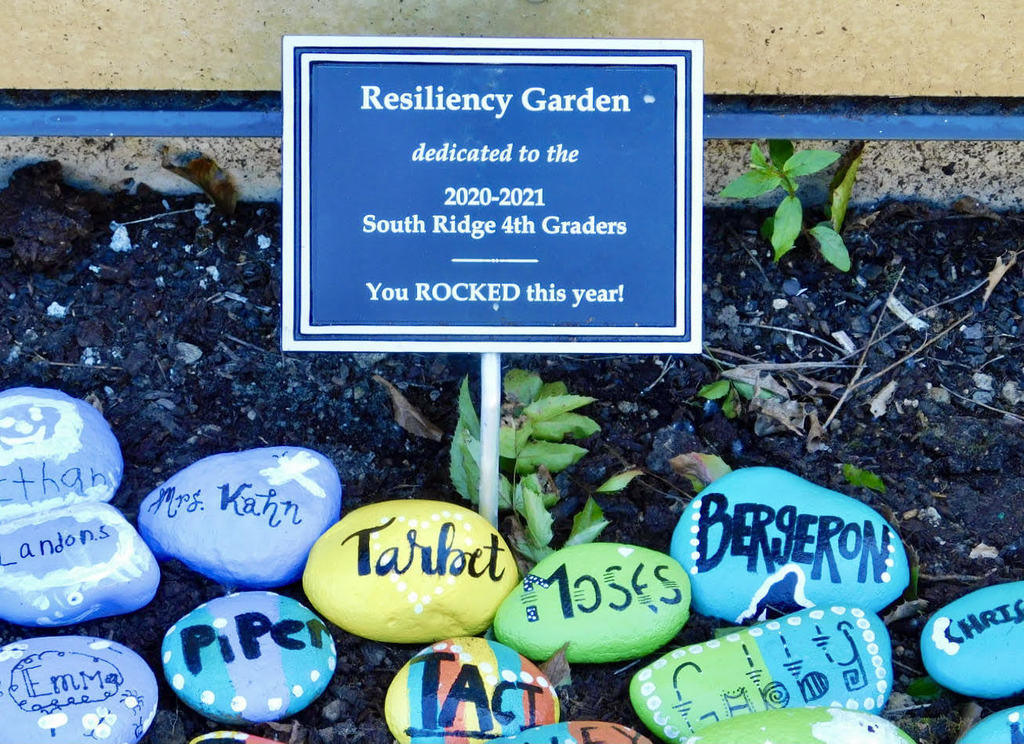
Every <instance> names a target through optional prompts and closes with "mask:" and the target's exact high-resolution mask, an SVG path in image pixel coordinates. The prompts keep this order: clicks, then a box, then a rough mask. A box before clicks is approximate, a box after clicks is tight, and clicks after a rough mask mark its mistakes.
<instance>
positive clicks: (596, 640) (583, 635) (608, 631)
mask: <svg viewBox="0 0 1024 744" xmlns="http://www.w3.org/2000/svg"><path fill="white" fill-rule="evenodd" d="M689 616H690V582H689V580H688V579H687V578H686V572H685V571H684V570H683V568H682V567H681V566H680V565H679V563H678V562H677V561H676V560H675V559H674V558H671V557H670V556H667V555H665V554H664V553H659V552H657V551H655V550H649V549H647V548H641V547H637V546H634V545H620V544H618V543H590V544H588V545H576V546H573V547H569V548H563V549H562V550H559V551H557V552H555V553H553V554H551V555H549V556H548V557H547V558H545V559H544V560H542V561H541V562H540V563H538V564H537V565H536V566H535V567H534V568H533V570H532V571H530V574H529V575H528V576H527V577H526V578H525V579H523V581H522V582H521V583H520V584H519V586H518V587H516V590H515V591H514V592H512V593H511V594H510V595H509V596H508V597H507V598H506V599H505V601H504V602H502V604H501V607H500V608H498V614H497V615H496V616H495V618H494V634H495V636H496V637H497V639H498V640H499V641H501V642H502V643H504V644H505V645H506V646H512V647H513V648H514V649H516V650H517V651H519V652H520V653H522V654H524V655H526V656H528V657H530V658H531V659H534V660H538V661H546V660H547V659H549V658H551V656H552V655H553V654H554V653H555V652H556V651H558V649H560V648H561V647H562V646H563V645H565V644H566V643H568V644H569V647H568V648H567V649H566V652H565V656H566V659H567V660H568V661H569V662H588V663H602V662H609V661H621V660H623V659H635V658H638V657H640V656H643V655H645V654H648V653H651V652H652V651H655V650H657V649H658V648H660V647H661V646H663V645H664V644H665V643H667V642H668V641H670V640H671V639H672V638H674V637H675V635H676V633H678V632H679V630H680V629H681V628H682V627H683V625H684V624H685V623H686V620H687V618H689Z"/></svg>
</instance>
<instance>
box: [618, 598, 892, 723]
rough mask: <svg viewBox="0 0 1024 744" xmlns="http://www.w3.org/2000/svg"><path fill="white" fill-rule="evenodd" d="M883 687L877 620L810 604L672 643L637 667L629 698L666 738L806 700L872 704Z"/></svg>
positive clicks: (887, 675) (883, 647)
mask: <svg viewBox="0 0 1024 744" xmlns="http://www.w3.org/2000/svg"><path fill="white" fill-rule="evenodd" d="M891 687H892V647H891V644H890V641H889V633H888V631H886V629H885V624H884V623H882V621H881V620H880V619H879V618H878V616H877V615H875V614H874V613H871V612H865V611H864V610H861V609H859V608H847V607H838V606H837V607H829V608H825V607H820V608H818V607H816V608H813V609H809V610H802V611H800V612H796V613H793V614H792V615H786V616H784V617H780V618H778V619H777V620H769V621H768V622H765V623H762V624H760V625H754V626H752V627H750V628H744V629H742V630H738V631H737V632H735V633H730V634H728V635H726V636H724V637H722V638H716V639H714V640H711V641H707V642H706V643H696V644H693V645H691V646H686V647H684V648H677V649H675V650H674V651H671V652H670V653H668V654H665V655H664V656H662V657H661V658H660V659H657V660H656V661H654V662H653V663H651V664H649V665H647V666H646V667H644V668H643V669H641V670H640V671H639V672H637V673H636V674H635V675H634V677H633V679H632V680H631V681H630V686H629V697H630V701H631V702H632V704H633V709H634V710H636V712H637V715H638V716H640V719H641V720H642V721H643V722H644V723H645V724H646V725H647V727H648V728H649V729H650V730H651V731H652V732H654V733H655V734H656V735H657V736H658V737H660V738H662V739H665V741H680V740H685V737H687V736H690V735H693V734H695V733H702V732H701V729H703V728H704V727H706V726H708V725H709V724H712V723H715V722H716V721H720V720H723V719H726V718H731V717H733V716H740V715H745V714H750V713H759V712H762V711H770V710H780V709H783V708H795V707H806V706H816V705H823V706H836V707H843V708H849V709H850V710H866V711H869V712H870V711H874V710H881V709H882V707H883V706H884V705H885V702H886V700H888V699H889V692H890V690H891Z"/></svg>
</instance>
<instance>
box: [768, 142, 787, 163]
mask: <svg viewBox="0 0 1024 744" xmlns="http://www.w3.org/2000/svg"><path fill="white" fill-rule="evenodd" d="M768 152H769V154H770V155H771V158H772V164H773V165H774V166H775V167H776V168H782V167H783V166H784V165H785V164H786V161H787V160H789V159H790V158H791V157H793V142H792V140H776V139H773V140H768Z"/></svg>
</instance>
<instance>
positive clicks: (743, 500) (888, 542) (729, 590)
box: [671, 468, 910, 623]
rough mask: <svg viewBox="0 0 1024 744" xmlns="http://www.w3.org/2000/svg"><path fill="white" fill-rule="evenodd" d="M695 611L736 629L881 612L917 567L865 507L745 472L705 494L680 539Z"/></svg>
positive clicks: (763, 471) (778, 477) (784, 477)
mask: <svg viewBox="0 0 1024 744" xmlns="http://www.w3.org/2000/svg"><path fill="white" fill-rule="evenodd" d="M671 553H672V556H673V557H674V558H675V559H676V560H678V561H679V562H680V563H681V564H682V565H683V567H684V568H685V569H686V570H687V572H688V573H689V575H690V585H691V589H692V591H693V608H694V609H695V610H696V611H697V612H700V613H701V614H704V615H711V616H714V617H720V618H723V619H725V620H728V621H729V622H733V623H748V622H757V621H761V620H766V619H769V618H772V617H778V616H779V615H782V614H786V613H789V612H796V611H797V610H801V609H804V608H807V607H813V606H815V605H830V604H847V605H853V606H856V607H861V608H863V609H865V610H871V611H873V612H878V611H879V610H881V609H882V608H884V607H885V606H886V605H888V604H889V603H891V602H893V601H894V600H896V599H898V598H899V596H900V594H902V592H903V589H904V588H905V587H906V586H907V583H908V582H909V580H910V566H909V564H908V562H907V556H906V553H905V551H904V550H903V544H902V543H901V542H900V538H899V535H897V534H896V531H895V530H894V529H893V528H892V527H891V526H890V525H889V524H888V523H887V522H886V521H885V520H884V519H883V518H882V516H881V515H880V514H878V512H876V511H874V510H873V509H871V508H870V507H868V506H865V505H864V504H862V503H860V502H859V501H857V500H856V499H853V498H850V497H849V496H844V495H843V494H841V493H837V492H835V491H830V490H829V489H827V488H822V487H821V486H816V485H814V484H813V483H810V482H808V481H806V480H804V479H803V478H800V477H798V476H796V475H793V474H792V473H787V472H786V471H784V470H779V469H778V468H743V469H741V470H735V471H733V472H731V473H729V474H727V475H724V476H722V477H721V478H719V479H718V480H716V481H714V482H713V483H712V484H711V485H709V486H708V487H707V488H705V489H704V490H703V491H701V492H700V493H699V494H697V496H696V497H694V499H693V501H691V502H690V504H689V505H688V506H687V508H686V509H685V511H684V512H683V515H682V517H680V519H679V524H678V525H677V526H676V529H675V532H674V533H673V535H672V548H671Z"/></svg>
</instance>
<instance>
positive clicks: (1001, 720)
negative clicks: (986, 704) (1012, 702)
mask: <svg viewBox="0 0 1024 744" xmlns="http://www.w3.org/2000/svg"><path fill="white" fill-rule="evenodd" d="M1022 717H1024V705H1018V706H1017V707H1016V708H1007V709H1006V710H1001V711H999V712H998V713H993V714H992V715H990V716H988V717H987V718H983V719H982V720H981V721H980V722H979V723H978V725H976V726H973V727H971V729H970V730H969V731H968V732H967V733H965V734H964V735H963V736H961V737H960V738H959V739H957V741H956V744H1022V743H1024V725H1022V723H1024V721H1022V720H1021V718H1022Z"/></svg>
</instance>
